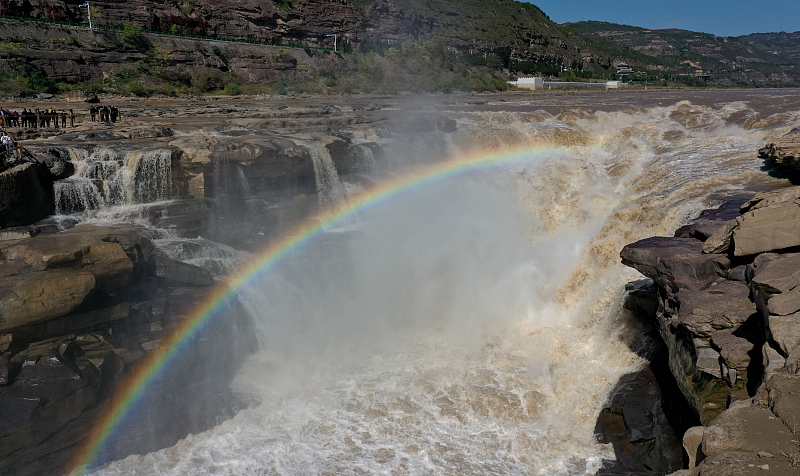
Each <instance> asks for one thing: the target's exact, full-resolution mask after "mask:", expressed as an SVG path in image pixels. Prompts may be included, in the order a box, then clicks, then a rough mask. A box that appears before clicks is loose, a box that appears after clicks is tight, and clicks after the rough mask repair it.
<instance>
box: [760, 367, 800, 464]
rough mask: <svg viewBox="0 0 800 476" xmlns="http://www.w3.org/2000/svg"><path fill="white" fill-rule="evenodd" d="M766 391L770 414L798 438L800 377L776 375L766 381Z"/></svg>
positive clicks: (783, 374)
mask: <svg viewBox="0 0 800 476" xmlns="http://www.w3.org/2000/svg"><path fill="white" fill-rule="evenodd" d="M767 391H768V392H769V406H770V409H772V412H773V413H775V415H777V416H778V418H780V419H781V420H782V421H783V423H784V424H785V425H786V426H787V427H788V428H790V429H792V430H793V431H794V432H795V436H800V376H798V375H789V374H787V373H778V374H776V375H774V376H773V377H771V378H770V379H769V380H768V381H767ZM798 449H800V448H798Z"/></svg>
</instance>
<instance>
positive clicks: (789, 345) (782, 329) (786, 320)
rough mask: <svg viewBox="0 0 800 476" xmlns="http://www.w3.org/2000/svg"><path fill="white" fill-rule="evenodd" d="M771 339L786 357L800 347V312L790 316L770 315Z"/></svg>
mask: <svg viewBox="0 0 800 476" xmlns="http://www.w3.org/2000/svg"><path fill="white" fill-rule="evenodd" d="M769 332H770V340H771V341H772V342H773V343H774V345H775V348H776V349H778V350H779V351H780V352H781V354H783V356H784V357H788V356H789V355H790V354H792V353H793V352H794V351H795V350H796V349H800V312H799V313H797V314H792V315H790V316H769Z"/></svg>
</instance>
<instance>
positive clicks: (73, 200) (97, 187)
mask: <svg viewBox="0 0 800 476" xmlns="http://www.w3.org/2000/svg"><path fill="white" fill-rule="evenodd" d="M70 158H71V160H72V162H73V163H74V164H75V169H76V170H75V174H74V175H73V176H72V177H70V178H68V179H66V180H62V181H59V182H56V184H55V200H56V214H58V215H68V214H73V213H84V212H93V211H96V210H99V209H103V208H107V207H119V206H130V205H135V204H140V203H147V202H154V201H159V200H167V199H169V198H171V195H172V188H173V183H172V182H173V179H172V175H173V173H172V152H171V151H170V150H163V149H157V150H149V151H127V152H120V151H116V150H113V149H108V148H97V149H95V150H94V151H93V152H92V153H91V154H89V153H87V152H86V151H85V150H79V149H70Z"/></svg>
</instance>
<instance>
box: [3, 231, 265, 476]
mask: <svg viewBox="0 0 800 476" xmlns="http://www.w3.org/2000/svg"><path fill="white" fill-rule="evenodd" d="M0 283H2V284H0V473H2V474H15V475H35V474H60V471H61V468H63V465H64V464H65V463H66V462H67V461H68V459H69V458H70V457H71V456H72V454H73V452H74V447H75V446H76V445H77V444H79V443H80V442H81V441H83V440H84V439H85V438H86V436H87V435H88V432H90V431H91V430H92V428H94V427H95V426H96V424H97V418H99V416H100V415H101V414H102V411H103V406H104V405H105V404H106V403H107V402H108V399H109V397H110V396H111V395H113V392H114V390H115V389H116V388H117V386H118V385H120V384H121V383H122V382H124V381H125V379H126V378H127V377H128V376H129V375H130V373H131V371H132V370H133V369H135V368H136V367H137V366H138V365H139V364H140V363H141V362H143V360H144V359H146V358H147V357H148V355H149V354H151V353H152V352H154V351H156V350H157V349H158V348H159V346H160V343H161V341H162V339H164V338H165V337H166V336H169V335H170V334H171V333H172V332H174V330H175V328H176V327H177V326H179V325H181V322H182V321H183V319H185V318H186V316H187V315H188V313H190V312H191V311H192V310H193V308H194V307H195V306H196V305H197V303H199V302H202V301H203V300H204V299H206V298H207V296H208V293H210V292H211V290H212V286H213V285H214V280H213V279H212V278H211V276H210V274H209V273H208V272H207V271H205V270H204V269H201V268H198V267H196V266H193V265H190V264H187V263H182V262H178V261H175V260H173V259H171V258H170V257H169V256H167V255H166V254H164V253H163V252H161V251H159V250H158V249H156V248H155V246H154V245H153V243H152V241H151V239H150V236H149V232H148V231H146V230H144V229H141V228H137V227H136V226H132V225H119V226H94V225H79V226H76V227H74V228H72V229H70V230H69V231H66V232H61V233H44V234H40V235H38V236H36V237H33V238H25V239H20V240H13V241H4V242H0ZM223 313H224V315H225V318H224V319H218V320H215V321H214V322H211V323H209V326H208V328H207V330H205V331H203V333H202V335H201V336H198V338H197V339H196V341H195V342H193V343H192V344H191V345H190V346H189V347H190V348H191V350H190V351H188V352H186V353H185V354H182V355H181V356H179V357H177V358H176V360H175V361H174V362H173V364H171V366H170V369H168V373H169V375H168V376H166V377H165V378H164V379H163V381H161V382H160V383H159V384H158V385H159V388H156V389H154V391H153V392H152V393H148V396H147V397H146V398H148V399H149V400H148V401H147V402H145V403H144V404H143V405H142V406H141V408H142V409H143V410H142V411H143V413H142V414H141V415H139V418H137V419H136V421H135V422H133V423H132V424H131V425H132V426H131V427H130V428H128V429H126V431H125V435H126V436H125V437H124V440H121V441H117V442H115V443H113V444H112V446H111V447H110V448H109V449H108V452H107V454H104V455H103V458H107V459H116V458H120V457H124V456H126V455H128V454H131V453H132V452H148V451H152V450H155V449H158V448H163V447H165V446H169V445H171V444H174V443H175V442H176V441H177V440H178V439H179V438H182V437H184V436H185V435H186V434H187V433H190V432H197V431H202V430H203V429H205V428H208V426H209V425H212V424H215V423H216V422H217V419H218V418H220V417H225V416H229V415H231V413H232V412H234V411H235V410H236V409H237V408H238V407H239V406H240V402H238V401H237V400H236V398H235V397H234V396H233V395H232V394H231V393H230V391H229V390H228V388H229V387H228V384H229V382H230V380H231V379H232V378H233V375H235V373H236V369H237V368H238V365H239V364H240V363H241V362H242V360H243V359H244V358H245V357H246V355H248V353H249V352H251V351H252V350H254V346H255V342H254V341H253V333H252V330H251V328H250V323H249V320H248V318H247V317H246V316H247V315H246V314H245V313H244V312H243V311H242V309H241V308H239V306H238V304H236V303H231V304H230V305H229V306H228V307H227V308H226V310H224V311H223ZM231 346H235V347H236V349H237V350H236V352H230V348H231ZM189 395H191V398H189V397H188V396H189ZM165 396H169V398H165Z"/></svg>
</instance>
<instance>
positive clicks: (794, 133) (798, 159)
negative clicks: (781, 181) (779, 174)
mask: <svg viewBox="0 0 800 476" xmlns="http://www.w3.org/2000/svg"><path fill="white" fill-rule="evenodd" d="M758 154H759V156H760V157H761V158H762V159H764V161H765V162H766V163H767V165H770V166H773V167H776V168H778V169H781V170H783V171H786V172H789V173H791V174H800V128H797V129H793V130H791V131H790V132H789V133H787V134H786V135H784V136H782V137H780V138H778V139H776V140H775V141H774V142H772V143H770V144H767V145H766V147H764V148H763V149H761V150H759V151H758Z"/></svg>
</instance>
